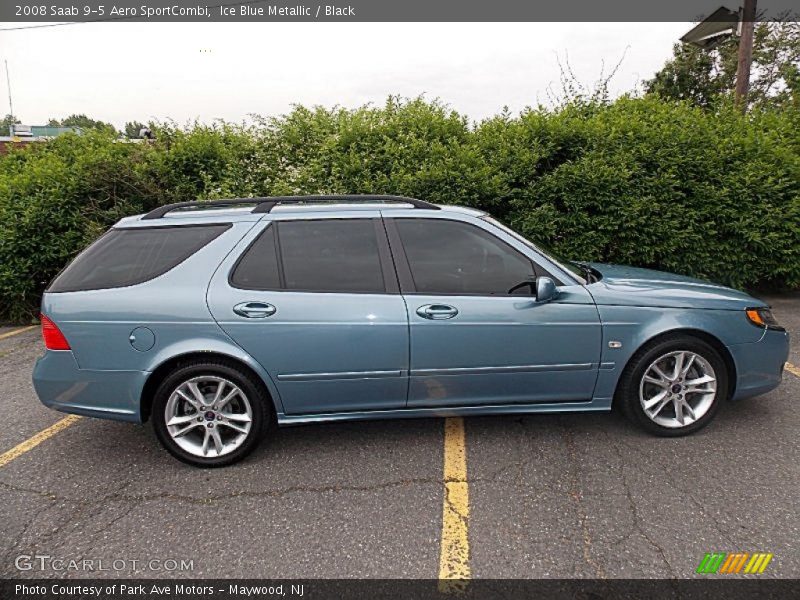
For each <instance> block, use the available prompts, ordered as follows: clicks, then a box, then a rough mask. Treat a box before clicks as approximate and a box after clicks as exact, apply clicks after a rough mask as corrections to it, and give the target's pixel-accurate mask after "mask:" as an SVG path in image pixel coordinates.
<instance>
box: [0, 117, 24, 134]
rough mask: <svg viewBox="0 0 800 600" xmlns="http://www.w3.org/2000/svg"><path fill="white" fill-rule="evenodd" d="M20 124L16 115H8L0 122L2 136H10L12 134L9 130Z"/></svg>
mask: <svg viewBox="0 0 800 600" xmlns="http://www.w3.org/2000/svg"><path fill="white" fill-rule="evenodd" d="M19 122H20V121H19V119H18V118H17V117H15V116H14V115H6V116H5V117H3V120H2V121H0V135H8V134H9V133H11V130H10V129H9V128H10V127H11V126H12V125H17V124H18V123H19Z"/></svg>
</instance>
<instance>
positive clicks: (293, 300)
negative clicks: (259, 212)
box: [208, 211, 408, 414]
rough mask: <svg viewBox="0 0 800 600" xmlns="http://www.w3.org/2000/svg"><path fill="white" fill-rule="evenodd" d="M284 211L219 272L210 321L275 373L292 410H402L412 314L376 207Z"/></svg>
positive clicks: (257, 231)
mask: <svg viewBox="0 0 800 600" xmlns="http://www.w3.org/2000/svg"><path fill="white" fill-rule="evenodd" d="M287 217H288V216H287V215H274V216H272V217H271V218H272V220H271V221H267V222H265V223H264V224H263V226H259V227H257V228H255V231H254V232H252V234H251V235H250V236H249V237H248V239H247V240H245V241H243V244H240V246H241V245H244V246H245V247H246V250H245V251H244V252H242V253H238V252H234V253H232V256H230V257H229V258H228V259H227V260H226V262H225V263H224V264H223V265H222V266H221V268H220V269H219V270H218V271H217V273H216V274H215V276H214V278H213V280H212V282H211V286H210V288H209V292H208V301H209V307H210V309H211V312H212V314H213V315H214V318H215V319H217V321H218V322H219V324H220V326H221V327H222V328H223V329H224V330H225V331H226V332H227V333H228V334H229V335H230V336H231V337H232V338H233V339H234V340H235V341H236V342H237V343H238V344H239V345H240V346H242V347H243V348H244V349H245V350H246V351H247V352H248V353H250V354H251V355H252V356H253V357H254V358H255V359H256V360H258V361H259V362H260V363H261V365H262V366H263V367H264V368H265V369H266V370H267V371H268V372H269V374H270V376H271V377H272V379H273V382H274V383H275V385H276V386H277V389H278V391H279V393H280V396H281V402H282V405H283V410H284V412H285V413H286V414H315V413H333V412H343V411H365V410H381V409H384V410H385V409H396V408H402V407H404V406H405V403H406V395H407V385H408V377H407V375H408V321H407V316H406V308H405V303H404V301H403V298H402V296H401V295H400V293H399V286H398V283H397V278H396V275H395V272H394V268H393V265H392V263H391V256H390V253H389V248H388V244H387V241H386V234H385V230H384V227H383V223H382V221H381V219H380V214H379V213H378V212H377V211H375V212H374V213H373V212H372V211H370V212H365V211H357V212H355V211H354V213H353V214H352V216H351V217H349V218H348V217H347V216H338V215H337V217H335V218H334V217H329V216H321V217H319V218H316V217H314V218H310V217H309V218H303V219H297V218H296V217H295V218H287ZM365 217H366V218H365ZM239 254H241V255H239Z"/></svg>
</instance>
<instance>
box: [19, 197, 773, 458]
mask: <svg viewBox="0 0 800 600" xmlns="http://www.w3.org/2000/svg"><path fill="white" fill-rule="evenodd" d="M41 313H42V315H41V322H42V332H43V337H44V341H45V347H46V350H45V353H44V355H43V356H42V357H41V358H39V359H38V360H37V362H36V366H35V369H34V373H33V383H34V387H35V389H36V392H37V394H38V396H39V398H40V399H41V401H42V402H43V403H44V404H45V405H47V406H49V407H51V408H54V409H56V410H60V411H64V412H69V413H76V414H81V415H87V416H92V417H101V418H109V419H117V420H123V421H131V422H137V423H141V422H145V421H147V420H149V419H152V421H153V426H154V429H155V432H156V435H157V437H158V439H159V440H160V442H161V443H162V444H163V445H164V447H165V448H166V449H167V450H168V451H169V452H170V453H171V454H173V455H174V456H175V457H177V458H178V459H180V460H183V461H185V462H187V463H190V464H193V465H197V466H204V467H213V466H222V465H227V464H230V463H233V462H235V461H237V460H239V459H241V458H243V457H244V456H245V455H247V454H248V453H249V452H250V451H251V450H252V449H253V448H254V447H255V446H256V445H257V444H258V443H259V441H260V440H261V439H262V438H264V437H265V435H267V433H268V432H269V431H270V426H271V425H272V424H275V423H276V424H277V425H290V424H298V423H313V422H322V421H342V420H351V419H385V418H403V417H442V416H456V415H488V414H519V413H540V412H541V413H544V412H567V411H596V412H600V411H608V410H611V408H612V403H613V404H615V405H618V406H619V407H620V408H621V409H622V410H623V411H624V412H625V413H626V415H627V416H628V417H629V418H630V419H631V420H632V421H634V422H635V423H638V424H639V425H640V426H642V427H643V428H645V429H646V430H648V431H650V432H652V433H655V434H657V435H663V436H676V435H683V434H688V433H692V432H694V431H697V430H698V429H700V428H702V427H704V426H705V425H707V424H708V423H709V422H710V421H711V419H712V418H713V417H714V415H715V414H716V412H717V410H718V409H719V407H720V405H721V403H723V402H725V401H727V400H738V399H742V398H747V397H750V396H755V395H758V394H763V393H765V392H767V391H769V390H771V389H773V388H775V387H776V386H778V385H779V383H780V381H781V377H782V372H783V366H784V363H785V361H786V359H787V357H788V352H789V337H788V334H787V333H786V331H785V330H784V329H783V328H782V327H780V326H779V325H778V324H777V323H776V322H775V319H774V318H773V316H772V314H771V313H770V310H769V307H768V306H767V305H766V304H765V303H764V302H762V301H760V300H757V299H755V298H753V297H751V296H750V295H748V294H746V293H744V292H741V291H737V290H734V289H731V288H727V287H723V286H720V285H716V284H713V283H709V282H706V281H701V280H697V279H693V278H689V277H684V276H679V275H672V274H668V273H663V272H658V271H652V270H647V269H639V268H632V267H624V266H618V265H609V264H599V263H581V262H570V261H565V260H561V259H558V258H555V257H554V256H553V255H552V254H550V253H548V252H546V251H544V250H543V249H541V248H539V247H537V246H536V245H534V244H532V243H531V242H529V241H528V240H526V239H525V238H524V237H522V236H521V235H519V234H517V233H516V232H514V231H513V230H511V229H509V228H508V227H506V226H505V225H503V224H501V223H500V222H498V221H496V220H494V219H493V218H491V217H490V216H489V215H487V214H486V213H484V212H481V211H479V210H474V209H470V208H462V207H457V206H439V205H434V204H430V203H428V202H424V201H421V200H416V199H412V198H404V197H399V196H293V197H274V198H250V199H236V200H221V201H212V202H204V203H195V202H191V203H178V204H173V205H167V206H164V207H161V208H158V209H156V210H154V211H152V212H150V213H147V214H145V215H138V216H133V217H127V218H124V219H122V220H121V221H119V222H118V223H117V224H116V225H115V226H114V227H113V228H112V229H111V230H109V231H108V232H107V233H106V234H104V235H103V236H102V237H100V238H99V239H98V240H97V241H95V242H94V243H93V244H92V245H91V246H89V247H88V248H87V249H86V250H84V251H83V252H82V253H81V254H80V255H78V257H77V258H76V259H75V260H74V261H73V262H72V263H71V264H70V265H68V266H67V267H66V268H65V269H64V270H63V271H62V272H61V273H60V274H59V275H58V276H57V277H56V278H55V279H54V280H53V282H52V283H51V284H50V286H49V287H48V288H47V290H46V291H45V293H44V295H43V298H42V308H41Z"/></svg>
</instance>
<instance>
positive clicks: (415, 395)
mask: <svg viewBox="0 0 800 600" xmlns="http://www.w3.org/2000/svg"><path fill="white" fill-rule="evenodd" d="M387 227H388V228H389V231H390V240H391V241H392V251H393V254H394V256H395V260H397V261H398V271H406V272H407V274H408V277H406V278H405V281H404V278H403V277H402V276H401V284H403V291H404V296H405V299H406V304H407V306H408V318H409V323H410V332H411V333H410V335H411V339H410V342H411V358H410V385H409V400H408V407H409V408H414V407H436V406H469V405H493V404H512V403H553V402H571V401H577V402H581V401H589V400H590V399H591V397H592V393H593V390H594V385H595V381H596V378H597V369H598V362H599V359H600V345H601V331H600V322H599V317H598V314H597V309H596V308H595V306H594V303H593V301H592V299H591V296H590V295H589V293H588V292H587V291H586V290H585V289H584V288H583V287H582V286H581V285H579V284H574V285H565V286H562V287H560V288H559V289H560V293H559V296H558V297H557V298H556V299H555V300H554V301H551V302H547V303H544V302H537V300H536V298H535V297H533V293H532V291H531V288H530V287H527V286H523V287H522V288H521V289H519V290H517V291H516V292H515V293H509V290H510V289H511V288H513V287H514V286H516V285H517V284H519V283H522V282H525V281H532V280H533V279H534V278H535V275H536V267H535V265H534V263H533V262H532V261H531V259H530V258H529V257H527V256H525V255H524V254H523V253H521V252H520V251H518V250H516V249H515V248H512V247H511V246H510V245H509V244H507V243H505V242H504V241H502V240H500V239H499V238H497V237H496V236H495V235H493V234H492V233H491V232H489V231H487V230H485V229H483V228H481V227H480V226H478V225H477V224H472V223H467V222H462V221H454V220H449V219H443V218H395V219H387ZM398 245H400V246H402V248H398V247H397V246H398ZM406 288H408V289H406Z"/></svg>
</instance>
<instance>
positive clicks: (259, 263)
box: [231, 225, 281, 290]
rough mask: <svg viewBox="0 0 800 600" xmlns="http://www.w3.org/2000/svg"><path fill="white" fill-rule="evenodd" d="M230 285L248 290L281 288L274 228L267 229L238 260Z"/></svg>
mask: <svg viewBox="0 0 800 600" xmlns="http://www.w3.org/2000/svg"><path fill="white" fill-rule="evenodd" d="M231 284H233V285H234V286H236V287H239V288H244V289H248V290H276V289H279V288H280V287H281V279H280V275H279V273H278V253H277V251H276V248H275V226H272V225H271V226H269V227H267V228H266V229H265V230H264V231H263V232H262V233H261V235H260V236H258V239H256V241H255V243H253V245H252V246H250V247H249V248H248V249H247V251H246V252H245V253H244V256H242V258H241V259H240V260H239V263H238V264H237V265H236V268H235V269H234V271H233V275H231Z"/></svg>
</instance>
